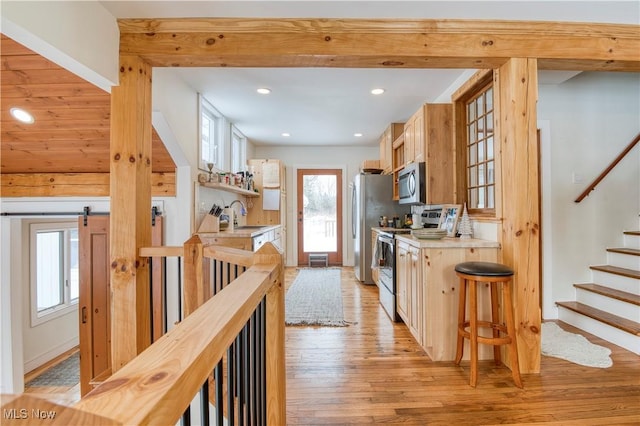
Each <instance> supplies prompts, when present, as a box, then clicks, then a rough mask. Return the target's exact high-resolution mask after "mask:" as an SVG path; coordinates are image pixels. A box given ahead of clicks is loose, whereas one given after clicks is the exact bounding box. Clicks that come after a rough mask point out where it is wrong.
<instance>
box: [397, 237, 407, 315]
mask: <svg viewBox="0 0 640 426" xmlns="http://www.w3.org/2000/svg"><path fill="white" fill-rule="evenodd" d="M409 273H410V263H409V244H406V243H403V242H399V241H396V309H397V311H398V316H399V317H400V318H401V319H402V321H404V323H405V324H409V291H410V290H409Z"/></svg>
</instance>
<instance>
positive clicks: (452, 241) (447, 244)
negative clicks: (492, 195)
mask: <svg viewBox="0 0 640 426" xmlns="http://www.w3.org/2000/svg"><path fill="white" fill-rule="evenodd" d="M396 240H398V241H404V242H406V243H409V244H411V245H413V246H416V247H420V248H473V247H478V248H481V247H487V248H500V243H499V242H497V241H489V240H480V239H477V238H469V239H464V240H461V239H460V238H453V237H444V238H442V239H441V240H429V239H420V238H416V237H414V236H413V235H411V234H396Z"/></svg>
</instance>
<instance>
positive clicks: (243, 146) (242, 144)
mask: <svg viewBox="0 0 640 426" xmlns="http://www.w3.org/2000/svg"><path fill="white" fill-rule="evenodd" d="M246 164H247V138H246V137H245V136H244V135H243V134H242V133H241V132H240V131H239V130H238V129H237V128H236V126H232V129H231V172H233V173H237V172H242V171H244V170H245V169H246V168H247V167H246Z"/></svg>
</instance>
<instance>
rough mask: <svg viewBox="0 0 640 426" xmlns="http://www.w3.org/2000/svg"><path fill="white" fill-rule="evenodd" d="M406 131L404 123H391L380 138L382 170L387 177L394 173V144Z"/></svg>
mask: <svg viewBox="0 0 640 426" xmlns="http://www.w3.org/2000/svg"><path fill="white" fill-rule="evenodd" d="M403 131H404V123H391V124H390V125H389V126H388V127H387V128H386V129H385V131H384V133H382V135H381V136H380V168H381V169H382V173H383V174H385V175H388V174H391V173H392V172H393V161H392V159H393V148H392V144H393V141H395V140H396V139H397V138H398V136H400V134H401V133H402V132H403Z"/></svg>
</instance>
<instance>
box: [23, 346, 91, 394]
mask: <svg viewBox="0 0 640 426" xmlns="http://www.w3.org/2000/svg"><path fill="white" fill-rule="evenodd" d="M78 351H79V349H78V347H75V348H73V349H70V350H68V351H66V352H65V353H63V354H62V355H60V356H58V357H56V358H55V359H53V360H51V361H49V362H47V363H46V364H44V365H42V366H40V367H38V368H36V369H35V370H33V371H30V372H28V373H27V374H25V375H24V383H25V385H26V384H28V383H29V382H30V381H31V380H33V379H34V378H36V377H38V376H39V375H41V374H42V373H44V372H45V371H47V370H48V369H50V368H53V367H55V366H56V365H58V364H59V363H61V362H62V361H64V360H65V359H67V358H69V357H70V356H71V355H73V354H74V353H76V352H78ZM24 393H28V394H29V395H31V396H35V397H38V398H42V399H47V400H49V401H52V402H56V403H58V404H62V405H73V404H74V403H76V402H78V401H79V400H80V383H78V384H77V385H75V386H32V387H27V386H25V389H24Z"/></svg>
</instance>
